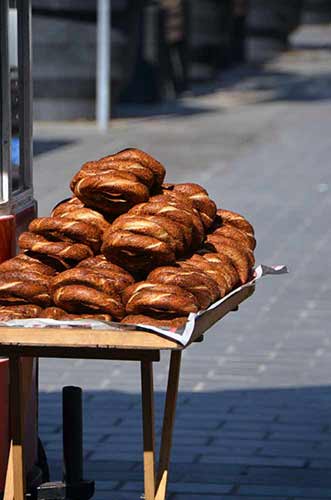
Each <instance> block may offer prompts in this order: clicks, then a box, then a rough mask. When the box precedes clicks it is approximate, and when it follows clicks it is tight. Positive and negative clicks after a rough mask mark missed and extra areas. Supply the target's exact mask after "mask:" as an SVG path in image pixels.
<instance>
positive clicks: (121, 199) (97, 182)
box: [72, 169, 149, 215]
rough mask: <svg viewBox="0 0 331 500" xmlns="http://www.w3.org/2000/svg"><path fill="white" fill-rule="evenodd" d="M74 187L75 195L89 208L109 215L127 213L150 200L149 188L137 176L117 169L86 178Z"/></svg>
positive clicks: (74, 184)
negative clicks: (133, 207)
mask: <svg viewBox="0 0 331 500" xmlns="http://www.w3.org/2000/svg"><path fill="white" fill-rule="evenodd" d="M72 185H73V186H74V187H73V190H74V193H75V195H76V196H77V197H78V198H79V199H80V200H82V201H83V202H84V203H85V204H86V205H87V206H88V207H90V208H94V209H96V210H100V211H101V212H102V213H105V214H109V215H120V214H122V213H125V212H127V211H128V210H129V209H130V208H131V207H132V206H133V205H135V204H137V203H141V202H144V201H147V200H148V198H149V190H148V188H147V187H146V186H145V185H144V184H142V183H141V182H139V180H138V178H137V177H136V176H135V175H133V174H129V173H127V172H123V171H119V170H115V169H114V170H109V171H107V173H102V174H95V175H89V176H84V177H83V178H82V179H80V180H78V182H76V183H75V182H74V181H73V183H72Z"/></svg>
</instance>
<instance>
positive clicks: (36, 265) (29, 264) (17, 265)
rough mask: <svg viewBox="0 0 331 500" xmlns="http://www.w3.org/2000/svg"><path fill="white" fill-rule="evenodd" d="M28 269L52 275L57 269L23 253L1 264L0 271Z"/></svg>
mask: <svg viewBox="0 0 331 500" xmlns="http://www.w3.org/2000/svg"><path fill="white" fill-rule="evenodd" d="M26 270H28V271H32V272H34V273H38V274H41V275H45V276H52V275H54V274H55V270H54V269H53V268H52V267H50V266H47V265H46V264H43V263H42V262H39V260H38V259H34V258H32V257H29V256H28V255H26V254H23V253H22V254H20V255H16V257H13V258H12V259H9V260H6V261H5V262H2V263H1V264H0V273H7V272H13V271H26Z"/></svg>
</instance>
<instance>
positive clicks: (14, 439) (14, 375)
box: [4, 356, 25, 500]
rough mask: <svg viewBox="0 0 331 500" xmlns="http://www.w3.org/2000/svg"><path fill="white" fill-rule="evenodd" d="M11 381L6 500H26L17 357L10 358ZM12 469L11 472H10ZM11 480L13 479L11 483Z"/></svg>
mask: <svg viewBox="0 0 331 500" xmlns="http://www.w3.org/2000/svg"><path fill="white" fill-rule="evenodd" d="M9 381H10V398H9V411H10V436H11V442H10V456H9V463H8V469H9V470H8V476H9V478H8V481H6V487H7V483H8V489H7V491H5V496H4V498H5V499H7V498H8V500H25V468H24V446H23V435H24V391H23V381H22V366H21V360H20V358H19V357H17V356H12V357H10V358H9ZM10 469H11V470H10ZM10 476H11V477H10ZM10 479H12V480H11V481H10Z"/></svg>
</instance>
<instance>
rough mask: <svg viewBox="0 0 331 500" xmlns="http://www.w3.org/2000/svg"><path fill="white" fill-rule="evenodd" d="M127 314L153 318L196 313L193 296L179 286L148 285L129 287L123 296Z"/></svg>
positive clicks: (138, 284) (141, 284)
mask: <svg viewBox="0 0 331 500" xmlns="http://www.w3.org/2000/svg"><path fill="white" fill-rule="evenodd" d="M123 300H124V301H125V310H126V312H127V314H147V315H149V316H153V317H155V316H156V317H160V318H162V317H165V318H171V317H174V316H175V317H177V316H186V315H188V314H189V313H190V312H198V309H199V307H198V302H197V300H196V298H195V297H194V295H192V294H191V293H190V292H188V291H187V290H183V289H182V288H180V287H179V286H175V285H164V284H161V285H159V284H156V283H150V282H148V281H146V282H141V283H136V284H135V285H131V286H130V287H129V289H127V290H125V295H124V296H123Z"/></svg>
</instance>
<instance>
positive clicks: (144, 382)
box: [141, 361, 155, 500]
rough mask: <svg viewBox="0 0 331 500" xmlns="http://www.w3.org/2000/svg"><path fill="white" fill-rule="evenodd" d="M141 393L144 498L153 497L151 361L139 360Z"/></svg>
mask: <svg viewBox="0 0 331 500" xmlns="http://www.w3.org/2000/svg"><path fill="white" fill-rule="evenodd" d="M141 393H142V413H143V435H144V484H145V500H154V498H155V431H154V387H153V363H152V362H151V361H142V362H141Z"/></svg>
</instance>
